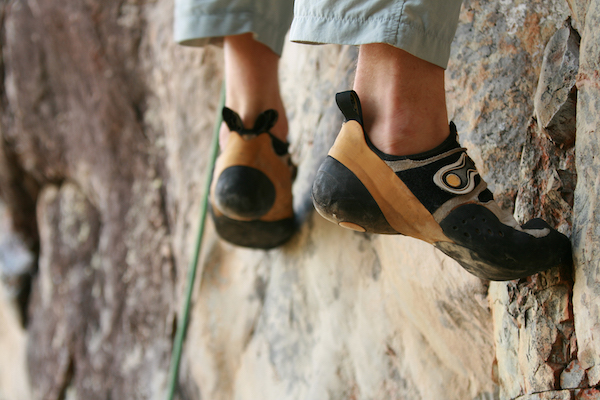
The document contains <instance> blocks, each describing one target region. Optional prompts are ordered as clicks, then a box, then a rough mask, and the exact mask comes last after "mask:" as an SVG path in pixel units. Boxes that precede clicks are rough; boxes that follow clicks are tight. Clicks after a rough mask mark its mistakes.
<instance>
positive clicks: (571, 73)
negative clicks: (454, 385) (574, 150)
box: [534, 25, 580, 147]
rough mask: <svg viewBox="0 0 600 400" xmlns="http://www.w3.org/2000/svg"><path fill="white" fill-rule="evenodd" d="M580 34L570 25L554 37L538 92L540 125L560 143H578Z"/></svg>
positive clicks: (537, 107)
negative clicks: (576, 141)
mask: <svg viewBox="0 0 600 400" xmlns="http://www.w3.org/2000/svg"><path fill="white" fill-rule="evenodd" d="M579 40H580V38H579V34H578V33H577V32H576V31H575V30H574V29H573V28H571V26H570V25H567V26H565V27H563V28H561V29H559V30H558V31H557V32H556V33H555V34H554V35H553V36H552V38H550V41H549V42H548V45H547V46H546V49H545V50H544V60H543V62H542V71H541V73H540V79H539V82H538V86H537V90H536V93H535V99H534V106H535V113H536V116H537V122H538V124H539V126H540V127H541V128H542V129H543V131H544V132H545V133H546V134H547V135H548V137H549V138H550V139H552V140H553V141H554V142H555V143H556V144H558V145H561V146H567V147H568V146H571V145H572V144H573V142H574V141H575V129H576V127H575V117H576V107H577V88H576V86H575V81H576V78H577V72H578V69H579Z"/></svg>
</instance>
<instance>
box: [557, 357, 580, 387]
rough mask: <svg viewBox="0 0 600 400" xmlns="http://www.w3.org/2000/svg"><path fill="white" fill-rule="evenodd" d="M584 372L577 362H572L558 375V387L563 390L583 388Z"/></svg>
mask: <svg viewBox="0 0 600 400" xmlns="http://www.w3.org/2000/svg"><path fill="white" fill-rule="evenodd" d="M585 378H586V376H585V370H584V369H583V368H581V365H580V364H579V361H577V360H573V361H571V363H570V364H569V365H567V368H565V369H564V370H563V372H562V373H561V374H560V387H561V388H563V389H576V388H580V387H585V384H586V382H585V381H584V380H585Z"/></svg>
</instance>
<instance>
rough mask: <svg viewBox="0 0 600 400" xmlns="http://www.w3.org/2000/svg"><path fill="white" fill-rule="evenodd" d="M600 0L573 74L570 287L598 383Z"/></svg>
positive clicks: (581, 340)
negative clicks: (572, 263) (574, 131)
mask: <svg viewBox="0 0 600 400" xmlns="http://www.w3.org/2000/svg"><path fill="white" fill-rule="evenodd" d="M599 23H600V2H599V1H591V2H590V5H589V7H588V9H587V13H586V17H585V28H584V29H583V32H582V35H581V50H580V52H581V60H580V64H579V76H578V78H577V89H578V97H577V115H578V118H577V132H578V133H577V138H578V139H577V141H576V146H575V147H576V151H577V171H578V178H577V188H576V190H575V206H574V210H573V211H574V219H573V225H574V227H573V243H574V245H575V247H574V249H575V254H574V256H575V260H576V268H575V287H574V289H573V310H574V312H575V329H576V331H577V341H578V348H579V354H578V356H579V362H580V363H581V366H582V367H583V368H584V369H586V370H587V371H588V378H589V381H590V384H591V385H598V384H599V383H600V342H599V341H598V337H600V320H599V318H600V309H599V303H598V301H597V296H598V295H599V294H600V283H599V280H598V276H599V275H598V274H599V272H600V265H599V264H598V250H600V248H599V244H600V242H599V241H598V235H599V234H600V232H599V230H598V227H599V226H600V225H598V221H599V218H600V214H599V209H598V206H597V204H598V198H599V197H598V194H599V193H600V192H599V191H600V186H599V183H600V182H599V181H598V154H599V153H598V151H599V144H600V137H599V135H600V132H599V128H600V120H599V119H598V110H600V98H599V97H598V96H600V73H599V71H600V49H599V48H598V24H599Z"/></svg>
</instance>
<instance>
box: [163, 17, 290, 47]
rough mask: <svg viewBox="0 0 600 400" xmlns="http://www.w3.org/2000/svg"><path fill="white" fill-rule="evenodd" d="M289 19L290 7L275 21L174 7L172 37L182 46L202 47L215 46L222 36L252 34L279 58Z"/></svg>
mask: <svg viewBox="0 0 600 400" xmlns="http://www.w3.org/2000/svg"><path fill="white" fill-rule="evenodd" d="M286 14H289V16H288V15H286ZM286 17H287V18H286ZM291 18H292V8H291V6H290V7H289V13H285V12H284V13H283V15H282V16H281V18H277V19H274V18H273V19H269V18H266V17H265V16H264V15H260V14H259V13H256V12H252V11H238V12H231V11H228V12H226V13H221V14H217V13H213V14H200V13H194V12H193V11H191V10H189V9H188V10H177V8H176V10H175V24H174V37H175V41H176V42H177V43H179V44H181V45H184V46H203V45H205V44H207V43H214V42H217V43H218V42H220V41H221V39H222V38H223V37H224V36H229V35H238V34H242V33H248V32H252V33H254V38H255V39H256V40H258V41H259V42H261V43H263V44H265V45H267V46H268V47H269V48H270V49H271V50H273V51H274V52H275V53H276V54H278V55H281V52H282V50H283V45H284V42H285V35H286V33H287V31H288V29H289V26H290V21H291Z"/></svg>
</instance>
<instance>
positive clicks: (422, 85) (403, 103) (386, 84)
mask: <svg viewBox="0 0 600 400" xmlns="http://www.w3.org/2000/svg"><path fill="white" fill-rule="evenodd" d="M354 90H355V91H356V92H357V94H358V96H359V98H360V100H361V103H362V108H363V116H364V125H365V131H366V132H367V134H368V135H369V138H370V139H371V141H372V142H373V144H374V145H375V146H376V147H377V148H378V149H379V150H381V151H383V152H385V153H388V154H392V155H410V154H416V153H420V152H423V151H427V150H431V149H432V148H434V147H436V146H437V145H439V144H441V143H442V142H443V141H444V140H445V139H446V138H447V137H448V135H449V132H450V130H449V127H448V116H447V111H446V98H445V90H444V70H443V69H442V68H440V67H438V66H436V65H433V64H431V63H428V62H426V61H423V60H421V59H419V58H417V57H415V56H413V55H411V54H409V53H407V52H406V51H404V50H400V49H398V48H395V47H392V46H389V45H383V44H372V45H364V46H361V50H360V53H359V60H358V65H357V70H356V78H355V82H354Z"/></svg>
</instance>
